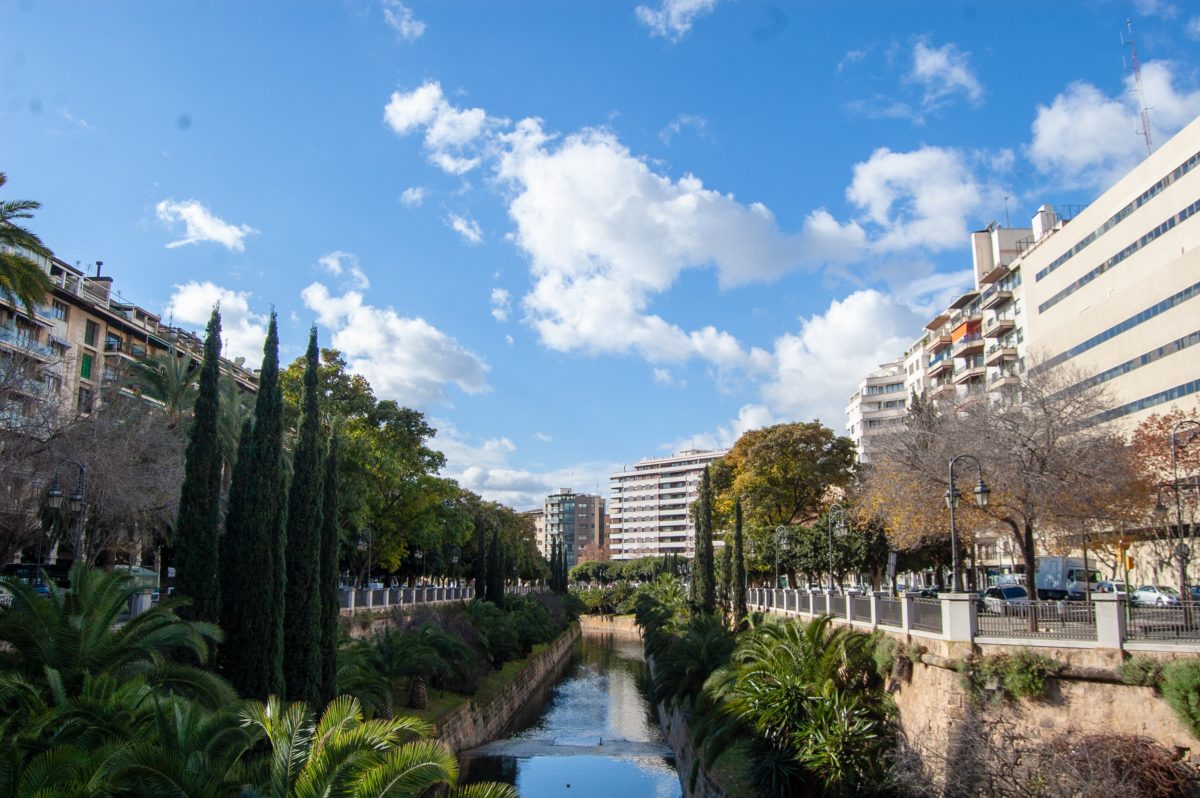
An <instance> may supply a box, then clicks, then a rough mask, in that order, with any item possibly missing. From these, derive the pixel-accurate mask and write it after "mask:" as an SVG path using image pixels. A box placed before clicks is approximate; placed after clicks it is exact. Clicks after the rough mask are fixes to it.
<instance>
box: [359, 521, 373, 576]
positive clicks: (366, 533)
mask: <svg viewBox="0 0 1200 798" xmlns="http://www.w3.org/2000/svg"><path fill="white" fill-rule="evenodd" d="M358 534H359V535H361V536H363V537H365V538H366V539H367V587H368V588H369V587H370V586H371V542H372V538H374V537H375V533H374V532H372V531H371V527H369V526H364V527H363V528H362V529H360V530H359V531H358Z"/></svg>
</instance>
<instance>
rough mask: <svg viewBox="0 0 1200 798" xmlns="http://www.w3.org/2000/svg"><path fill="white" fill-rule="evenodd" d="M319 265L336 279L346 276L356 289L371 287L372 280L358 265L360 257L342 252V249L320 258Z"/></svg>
mask: <svg viewBox="0 0 1200 798" xmlns="http://www.w3.org/2000/svg"><path fill="white" fill-rule="evenodd" d="M317 264H318V265H319V266H320V267H321V268H322V269H323V270H325V271H326V272H328V273H329V274H332V275H333V276H334V277H341V276H343V275H345V277H346V278H347V279H348V281H349V282H350V284H351V285H352V286H353V287H355V288H370V287H371V281H370V279H368V277H367V275H366V273H365V272H364V271H363V270H362V267H361V266H359V265H358V256H356V255H354V254H352V253H350V252H342V251H341V250H340V249H339V250H335V251H333V252H330V253H329V254H327V255H322V256H321V257H320V258H318V259H317Z"/></svg>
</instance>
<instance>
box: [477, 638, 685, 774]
mask: <svg viewBox="0 0 1200 798" xmlns="http://www.w3.org/2000/svg"><path fill="white" fill-rule="evenodd" d="M645 674H646V663H645V660H644V659H643V658H642V644H641V640H639V639H638V638H637V637H634V636H623V635H620V634H612V633H585V634H584V636H583V638H582V639H581V640H580V642H579V643H578V644H577V645H576V649H575V654H574V660H573V662H572V664H571V666H570V667H569V668H568V669H567V671H566V673H565V674H564V676H563V677H562V678H561V679H560V680H559V682H558V684H556V685H555V686H554V688H553V690H552V691H551V693H550V695H549V697H548V699H547V700H546V702H545V703H544V705H543V706H541V707H531V708H530V712H529V717H528V718H526V719H524V722H518V724H517V725H516V728H515V729H514V730H512V731H511V732H510V734H509V736H508V737H507V738H505V739H502V740H497V741H495V742H492V743H488V744H487V745H485V746H482V747H480V748H476V749H473V750H471V751H467V752H465V753H464V754H463V764H462V767H463V774H464V778H463V780H462V783H467V784H470V783H473V782H478V781H502V782H506V783H508V784H513V785H515V786H516V787H517V790H518V791H519V792H520V794H521V798H550V797H551V796H553V797H554V798H562V797H563V796H567V798H614V796H616V797H617V798H679V796H681V795H682V791H681V789H680V786H679V776H678V775H677V773H676V771H675V760H674V756H673V754H672V753H671V749H670V747H668V746H667V744H666V743H665V742H664V741H663V736H662V732H661V730H660V729H659V726H658V721H657V719H656V717H655V714H654V710H653V708H652V707H651V705H650V703H649V701H648V700H647V699H646V696H645V693H644V692H643V687H642V685H643V681H644V679H645Z"/></svg>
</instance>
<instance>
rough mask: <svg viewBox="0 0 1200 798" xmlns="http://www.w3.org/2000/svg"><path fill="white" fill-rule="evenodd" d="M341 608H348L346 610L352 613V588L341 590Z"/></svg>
mask: <svg viewBox="0 0 1200 798" xmlns="http://www.w3.org/2000/svg"><path fill="white" fill-rule="evenodd" d="M342 609H344V610H347V609H348V610H350V613H351V614H352V615H353V614H354V591H353V590H343V591H342Z"/></svg>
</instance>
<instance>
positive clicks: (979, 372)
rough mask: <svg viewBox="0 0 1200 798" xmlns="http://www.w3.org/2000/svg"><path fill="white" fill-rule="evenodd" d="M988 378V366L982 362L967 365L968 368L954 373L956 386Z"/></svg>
mask: <svg viewBox="0 0 1200 798" xmlns="http://www.w3.org/2000/svg"><path fill="white" fill-rule="evenodd" d="M986 376H987V366H985V365H983V362H982V361H974V362H971V363H968V364H967V367H966V368H963V369H959V370H958V371H957V372H955V373H954V384H955V385H965V384H967V383H971V382H978V381H982V380H983V378H984V377H986Z"/></svg>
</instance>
